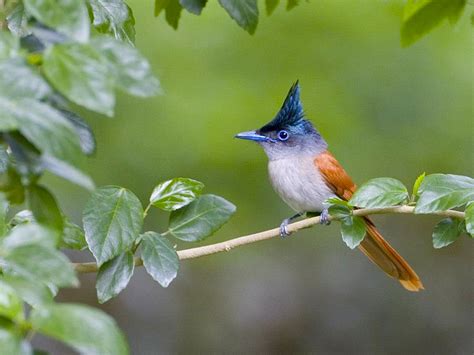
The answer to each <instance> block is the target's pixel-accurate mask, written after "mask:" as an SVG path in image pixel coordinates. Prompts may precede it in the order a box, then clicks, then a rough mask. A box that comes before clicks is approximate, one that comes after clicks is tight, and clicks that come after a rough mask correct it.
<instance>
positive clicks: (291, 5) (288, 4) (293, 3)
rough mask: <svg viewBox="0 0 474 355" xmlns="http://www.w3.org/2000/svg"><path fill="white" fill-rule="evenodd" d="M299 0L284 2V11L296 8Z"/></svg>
mask: <svg viewBox="0 0 474 355" xmlns="http://www.w3.org/2000/svg"><path fill="white" fill-rule="evenodd" d="M299 2H300V0H287V1H286V10H287V11H290V10H291V9H294V8H295V7H296V6H298V4H299Z"/></svg>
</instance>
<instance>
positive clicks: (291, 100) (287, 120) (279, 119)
mask: <svg viewBox="0 0 474 355" xmlns="http://www.w3.org/2000/svg"><path fill="white" fill-rule="evenodd" d="M303 117H304V112H303V105H302V104H301V100H300V85H299V82H298V81H296V82H295V83H294V84H293V86H292V87H291V88H290V91H288V95H286V99H285V101H284V102H283V105H282V106H281V109H280V111H278V113H277V115H276V116H275V118H274V119H273V120H272V121H271V122H269V123H267V124H266V125H265V126H263V127H262V128H260V129H259V131H260V132H262V133H264V132H270V131H274V130H277V129H279V128H283V127H287V126H292V125H296V124H298V123H299V122H300V121H301V120H303Z"/></svg>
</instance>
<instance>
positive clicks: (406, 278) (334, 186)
mask: <svg viewBox="0 0 474 355" xmlns="http://www.w3.org/2000/svg"><path fill="white" fill-rule="evenodd" d="M314 165H315V167H316V168H317V169H318V170H319V172H320V173H321V175H322V176H323V178H324V180H325V181H326V183H327V185H328V186H329V187H330V188H331V190H332V191H333V192H334V193H335V194H336V196H338V197H339V198H341V199H343V200H346V201H348V200H349V199H350V198H351V197H352V195H353V193H354V191H355V190H356V185H355V184H354V182H353V181H352V179H351V177H350V176H349V175H348V174H347V173H346V171H345V170H344V168H343V167H342V166H341V164H339V162H338V161H337V160H336V158H335V157H334V156H333V155H332V154H331V153H330V152H328V151H325V152H323V153H321V154H319V155H318V156H317V157H316V158H315V159H314ZM364 219H365V223H366V227H367V234H366V236H365V238H364V240H363V241H362V242H361V243H360V245H359V249H360V250H361V251H362V252H363V253H364V254H365V255H366V256H367V257H368V258H369V259H370V260H371V261H372V262H373V263H375V264H376V265H377V266H379V267H380V268H381V269H382V270H383V271H385V273H387V274H388V275H389V276H391V277H393V278H396V279H398V281H400V283H401V284H402V286H403V287H405V288H406V289H407V290H409V291H419V290H422V289H423V284H422V283H421V281H420V278H419V277H418V275H417V274H416V273H415V271H414V270H413V269H412V268H411V267H410V265H409V264H408V263H407V262H406V261H405V260H404V259H403V258H402V257H401V256H400V254H398V253H397V251H396V250H395V249H393V248H392V246H391V245H390V244H388V242H387V241H386V240H385V239H384V238H383V237H382V235H381V234H380V233H379V232H378V230H377V229H376V228H375V225H374V224H373V223H372V221H371V220H370V219H369V218H367V217H364Z"/></svg>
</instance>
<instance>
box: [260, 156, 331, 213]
mask: <svg viewBox="0 0 474 355" xmlns="http://www.w3.org/2000/svg"><path fill="white" fill-rule="evenodd" d="M268 172H269V175H270V181H271V183H272V185H273V188H274V189H275V191H276V192H277V193H278V195H280V197H281V198H282V199H283V201H285V202H286V204H288V206H290V207H291V208H292V209H294V210H295V211H296V212H321V211H322V210H323V209H324V206H323V202H324V201H325V200H326V199H328V198H331V197H336V195H335V194H334V192H332V190H331V189H330V188H329V187H328V186H327V184H326V182H325V181H324V178H323V176H322V175H321V173H320V172H319V171H318V169H317V168H316V166H315V165H314V157H312V156H309V157H308V156H305V157H301V158H285V159H278V160H270V161H269V163H268Z"/></svg>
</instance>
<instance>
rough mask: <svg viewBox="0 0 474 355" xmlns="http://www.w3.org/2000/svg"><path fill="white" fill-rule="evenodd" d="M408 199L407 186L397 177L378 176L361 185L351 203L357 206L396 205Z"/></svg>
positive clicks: (379, 206)
mask: <svg viewBox="0 0 474 355" xmlns="http://www.w3.org/2000/svg"><path fill="white" fill-rule="evenodd" d="M407 199H408V191H407V189H406V187H405V186H404V185H403V184H402V183H401V182H400V181H398V180H397V179H392V178H376V179H372V180H369V181H368V182H366V183H365V184H363V185H362V186H360V187H359V188H358V189H357V190H356V192H355V193H354V195H353V196H352V198H351V199H350V201H349V203H350V204H351V205H354V206H357V207H365V208H381V207H388V206H396V205H398V204H399V203H402V202H405V201H406V200H407Z"/></svg>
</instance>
